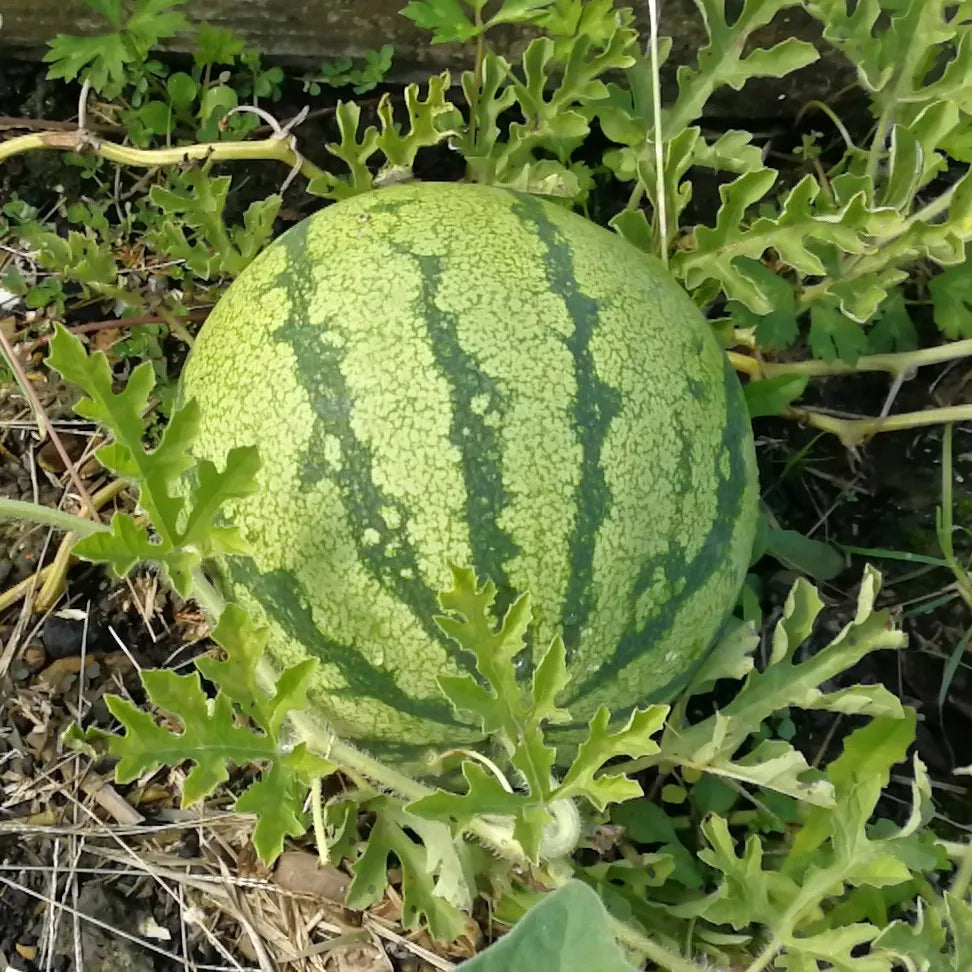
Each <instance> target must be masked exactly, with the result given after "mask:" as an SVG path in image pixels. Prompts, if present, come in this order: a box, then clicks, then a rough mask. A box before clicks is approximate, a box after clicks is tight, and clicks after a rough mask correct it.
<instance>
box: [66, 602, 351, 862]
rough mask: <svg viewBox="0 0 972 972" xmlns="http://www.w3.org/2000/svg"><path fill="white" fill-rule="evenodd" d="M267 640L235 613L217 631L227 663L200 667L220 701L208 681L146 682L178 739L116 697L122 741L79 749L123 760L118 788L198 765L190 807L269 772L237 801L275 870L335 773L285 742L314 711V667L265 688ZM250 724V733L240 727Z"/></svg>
mask: <svg viewBox="0 0 972 972" xmlns="http://www.w3.org/2000/svg"><path fill="white" fill-rule="evenodd" d="M266 637H267V636H266V632H265V631H263V630H262V629H257V628H255V627H254V626H253V624H252V622H250V621H249V619H248V618H247V616H246V615H245V613H244V612H243V611H242V609H240V608H238V607H237V606H236V605H233V604H230V605H228V606H227V608H226V609H225V610H224V612H223V614H222V616H221V617H220V621H219V624H217V626H216V628H215V629H214V630H213V638H214V640H215V641H216V642H217V643H218V644H220V645H221V646H222V647H223V649H224V651H225V653H226V657H225V660H223V661H216V660H215V659H212V658H200V659H197V661H196V667H197V668H198V669H199V671H200V672H201V673H202V674H203V675H204V676H205V677H206V678H208V679H211V680H213V681H214V682H216V684H217V685H218V686H219V689H218V691H217V693H216V695H215V697H214V698H210V697H209V696H208V695H207V694H206V692H205V691H204V690H203V687H202V684H201V682H200V679H199V674H197V673H193V674H192V675H176V674H175V673H174V672H171V671H164V670H148V671H143V672H142V684H143V685H144V686H145V691H146V693H147V694H148V697H149V700H150V701H151V702H152V703H153V704H154V705H155V706H157V707H158V708H159V709H161V710H163V711H164V712H165V713H167V714H168V715H169V716H170V717H172V718H174V719H175V720H177V721H178V723H180V724H181V729H180V730H173V729H170V728H168V727H167V726H166V725H160V724H158V723H157V722H156V721H155V719H154V718H153V717H152V715H151V714H150V713H148V712H145V711H143V710H142V709H140V708H138V707H137V706H135V705H133V704H132V703H131V702H129V701H128V700H127V699H123V698H121V697H119V696H116V695H107V696H105V701H106V704H107V706H108V710H109V711H110V712H111V714H112V715H113V716H114V717H115V718H116V719H117V720H118V721H119V722H120V723H121V725H122V728H123V732H122V734H121V735H115V734H112V733H106V732H103V731H102V730H99V729H88V730H87V731H86V732H83V733H82V732H81V731H80V730H74V731H73V732H72V733H71V735H70V739H71V741H72V742H73V743H74V744H75V745H79V744H80V745H92V744H100V745H104V746H105V747H106V749H107V752H108V753H109V754H110V755H111V756H114V757H117V759H118V764H117V766H116V769H115V779H116V780H117V781H118V782H119V783H128V782H131V781H132V780H135V779H137V778H138V777H140V776H142V775H143V774H146V773H152V772H154V771H155V770H156V769H157V768H158V767H159V766H179V765H181V764H182V763H184V762H187V761H188V762H190V763H192V769H191V771H190V772H189V775H188V776H187V778H186V781H185V783H184V784H183V789H182V805H183V806H184V807H185V806H191V805H192V804H193V803H196V802H198V801H199V800H201V799H203V798H205V797H207V796H209V795H210V794H211V793H212V792H213V791H214V790H215V789H216V787H218V786H219V785H220V784H222V783H225V782H226V781H227V780H228V779H229V767H230V766H247V765H250V764H258V765H262V766H266V767H267V769H266V771H265V772H264V774H263V776H262V778H261V779H259V780H257V781H256V782H254V783H251V784H250V785H249V786H248V787H247V788H246V790H244V792H243V793H242V795H241V796H240V797H239V799H238V800H237V801H236V809H237V810H238V811H239V812H240V813H252V814H254V815H255V816H256V826H255V828H254V832H253V844H254V847H255V848H256V850H257V853H258V854H259V855H260V857H261V859H262V860H264V861H265V862H267V863H270V862H272V861H274V860H275V859H276V858H277V857H278V856H279V854H280V853H281V851H282V850H283V844H284V840H285V839H286V838H287V837H288V836H290V837H299V836H301V835H302V834H303V833H304V832H305V831H306V829H307V823H306V820H305V818H304V814H303V810H302V808H303V804H304V801H305V799H306V797H307V791H308V789H309V787H310V784H311V782H312V781H313V780H314V779H317V778H319V777H321V776H326V775H329V774H330V773H332V772H333V771H334V769H335V767H334V765H333V764H331V763H330V762H328V761H327V760H325V759H322V758H321V757H319V756H316V755H314V754H313V753H311V752H310V751H309V750H308V749H307V747H306V745H305V744H304V743H300V744H298V745H297V746H296V747H294V748H290V747H289V746H288V745H287V744H286V740H285V739H284V738H283V736H282V727H283V719H284V717H285V716H286V714H287V713H288V712H290V711H294V710H300V709H303V708H305V707H306V705H307V695H306V693H307V683H308V680H309V679H310V677H311V674H312V671H313V667H314V664H315V663H314V662H313V661H309V662H303V663H301V664H299V665H295V666H293V667H292V668H288V669H287V670H285V671H284V672H283V673H282V674H281V675H280V677H279V678H278V679H277V680H276V684H275V686H274V687H273V689H272V690H271V691H266V690H264V688H262V687H261V685H260V682H259V678H258V675H257V663H258V662H259V660H260V658H261V657H262V655H263V650H264V647H265V645H266ZM241 715H242V716H245V717H246V718H247V719H248V720H249V723H250V724H246V723H245V722H242V721H241V720H240V716H241Z"/></svg>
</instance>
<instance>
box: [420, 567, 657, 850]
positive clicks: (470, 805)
mask: <svg viewBox="0 0 972 972" xmlns="http://www.w3.org/2000/svg"><path fill="white" fill-rule="evenodd" d="M452 578H453V587H452V589H451V590H448V591H443V592H442V593H441V594H440V595H439V604H440V605H441V607H442V608H443V609H444V610H446V611H448V612H450V613H449V614H447V615H441V616H438V617H436V618H435V621H436V623H437V624H438V625H439V627H440V628H441V629H442V630H443V631H444V632H445V633H446V634H447V635H449V636H450V637H451V638H453V639H454V640H455V641H456V642H457V643H458V644H459V645H460V646H461V647H462V648H463V649H465V650H466V651H467V652H469V653H470V654H471V655H473V657H474V658H475V660H476V669H477V671H478V672H479V674H480V675H481V676H482V682H483V683H485V684H481V683H480V682H479V681H477V680H476V679H474V678H473V677H472V676H469V675H464V676H442V677H440V678H439V685H440V686H441V688H442V690H443V692H444V693H445V695H446V696H447V698H448V699H449V700H450V702H452V704H453V706H454V707H455V708H456V709H457V710H458V711H459V712H469V713H472V714H473V715H475V716H477V717H478V718H479V721H480V723H481V725H482V727H483V731H484V732H485V733H488V734H489V735H491V736H493V738H494V739H495V740H496V741H497V742H498V743H499V744H500V746H501V747H502V749H503V750H504V751H505V752H506V754H507V756H508V757H509V761H510V763H511V765H512V766H513V768H514V769H515V770H516V771H517V774H518V777H519V779H520V780H521V781H522V784H523V786H522V789H519V790H514V789H513V788H512V787H511V786H510V784H509V783H508V782H507V780H506V779H505V778H503V777H502V775H501V773H500V771H499V770H498V769H497V768H496V767H495V766H493V765H492V764H491V763H489V767H490V769H491V770H492V771H493V772H492V773H489V772H487V771H486V770H485V769H484V768H483V766H482V765H480V764H479V763H475V762H473V761H471V760H466V761H464V762H463V764H462V774H463V777H464V779H465V784H466V789H465V791H464V792H463V793H454V792H449V791H446V790H443V789H439V790H437V791H436V792H435V793H434V794H431V795H429V796H426V797H423V798H421V799H419V800H416V801H413V802H412V803H410V804H409V805H408V807H407V809H408V810H409V812H411V813H413V814H415V815H417V816H420V817H423V818H425V819H430V820H440V821H443V822H445V823H447V824H448V825H449V826H450V827H451V828H452V830H453V833H455V834H456V835H458V834H461V833H462V832H463V831H464V830H465V829H467V828H468V826H469V825H470V823H471V822H472V821H473V820H474V819H476V818H477V817H490V816H500V817H506V818H509V819H510V820H511V821H512V828H513V838H514V840H516V841H517V842H518V843H519V845H520V847H521V848H522V849H523V852H524V853H525V855H526V856H527V857H528V858H529V859H530V860H534V861H536V860H539V858H540V857H541V854H542V852H543V851H544V846H543V845H544V839H545V838H546V837H548V836H551V824H552V823H556V822H557V821H556V819H555V815H554V816H552V814H551V811H552V810H554V809H555V808H557V807H565V806H567V805H569V804H570V801H572V800H574V799H576V798H578V797H583V798H585V799H586V800H587V801H588V802H590V803H591V804H592V805H594V806H595V807H597V808H598V809H599V810H603V809H604V808H605V807H606V806H607V805H608V804H609V803H615V802H619V801H621V800H628V799H631V798H632V797H636V796H639V795H640V794H641V787H640V786H639V785H638V784H637V783H635V782H634V781H633V780H630V779H628V778H627V777H625V776H624V775H620V774H619V775H611V774H604V775H600V774H601V771H602V769H603V767H604V765H605V764H606V763H607V762H608V761H610V760H612V759H614V758H615V757H617V756H628V757H629V758H632V759H633V758H637V757H639V756H647V755H649V754H654V753H657V752H658V745H657V744H656V743H655V741H654V740H653V739H652V736H653V735H654V734H655V733H656V732H658V731H659V729H661V727H662V724H663V723H664V720H665V716H666V715H667V713H668V707H667V706H652V707H651V708H649V709H646V710H635V711H634V712H632V714H631V716H630V717H629V719H628V722H627V724H626V725H625V726H623V727H622V728H620V729H618V730H616V731H614V732H612V731H610V729H609V722H610V719H611V713H610V712H609V711H608V709H607V708H606V707H602V708H601V709H599V710H598V712H597V713H596V714H595V716H594V717H593V718H592V719H591V721H590V725H589V727H588V735H587V738H586V739H585V740H584V741H583V742H582V743H581V744H580V746H579V748H578V751H577V754H576V757H575V759H574V761H573V763H572V764H571V766H570V768H569V769H568V771H567V773H566V775H565V777H564V779H563V781H562V782H558V781H557V779H556V778H555V777H554V775H553V769H554V761H555V758H556V752H555V750H554V749H553V747H551V746H548V745H547V744H546V742H545V740H544V735H543V725H544V723H548V722H550V723H563V722H567V721H569V719H570V715H569V713H568V712H567V711H566V710H564V709H562V708H560V707H559V706H558V705H557V696H558V695H559V694H560V693H561V691H562V690H563V689H564V687H565V686H566V685H567V666H566V657H565V651H564V644H563V641H562V639H561V638H559V637H557V638H554V639H553V640H552V642H551V643H550V645H549V646H548V648H547V650H546V652H544V654H543V656H542V657H541V659H540V661H539V663H538V664H537V666H536V668H535V670H534V673H533V677H532V681H531V683H530V684H529V685H526V684H524V683H521V682H520V681H519V680H518V678H517V674H516V666H515V664H514V662H515V659H516V658H517V656H518V655H519V654H520V653H521V652H522V651H523V649H524V638H525V635H526V632H527V630H528V629H529V627H530V624H531V622H532V613H531V609H530V598H529V595H522V596H521V597H518V598H517V599H516V600H514V601H513V603H512V604H511V605H510V607H509V608H508V609H507V611H506V614H505V615H504V617H503V619H502V621H501V622H500V623H499V625H498V626H497V625H496V623H495V620H494V617H493V612H492V609H493V604H494V601H495V598H496V586H495V585H494V584H493V583H492V581H486V582H485V583H484V584H482V585H481V586H480V585H479V582H478V580H477V578H476V574H475V572H474V571H473V570H472V569H470V568H460V567H455V566H453V567H452ZM567 816H568V817H569V818H572V815H571V814H569V813H568V814H567ZM568 826H573V823H569V824H568ZM554 829H556V828H554ZM574 839H575V840H576V837H575V838H574ZM549 847H556V848H559V843H557V842H556V841H555V840H553V841H551V843H550V845H549ZM563 852H564V851H563V850H560V851H559V853H563Z"/></svg>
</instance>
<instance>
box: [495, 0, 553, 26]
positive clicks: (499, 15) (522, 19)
mask: <svg viewBox="0 0 972 972" xmlns="http://www.w3.org/2000/svg"><path fill="white" fill-rule="evenodd" d="M552 3H554V0H503V5H502V6H501V7H500V9H499V10H497V11H496V13H495V14H493V16H492V17H490V18H489V22H488V24H487V26H490V27H492V26H493V25H494V24H523V23H539V24H542V23H544V22H545V21H544V19H543V16H542V13H543V11H545V10H546V9H547V8H548V7H550V5H551V4H552Z"/></svg>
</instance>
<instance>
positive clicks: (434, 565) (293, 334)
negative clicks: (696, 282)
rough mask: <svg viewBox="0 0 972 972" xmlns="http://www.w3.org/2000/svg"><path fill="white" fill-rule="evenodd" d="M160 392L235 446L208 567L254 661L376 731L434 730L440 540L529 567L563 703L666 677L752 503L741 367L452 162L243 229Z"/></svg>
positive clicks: (609, 266)
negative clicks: (560, 666) (257, 645)
mask: <svg viewBox="0 0 972 972" xmlns="http://www.w3.org/2000/svg"><path fill="white" fill-rule="evenodd" d="M182 393H183V396H186V397H195V398H196V399H197V401H198V402H199V404H200V407H201V413H202V431H201V433H200V438H199V441H198V445H197V453H198V454H199V455H200V456H201V457H205V458H209V459H211V460H213V461H215V462H217V463H221V462H222V461H223V459H224V457H225V454H226V452H227V451H228V450H229V449H230V448H231V447H233V446H237V445H247V444H255V445H256V446H257V447H258V448H259V451H260V454H261V457H262V460H263V468H262V471H261V474H260V480H259V483H260V489H259V492H258V494H257V495H255V496H253V497H252V498H248V499H247V500H245V501H240V502H238V503H236V504H235V505H234V506H233V507H231V508H230V516H231V517H232V519H233V521H234V522H235V523H237V524H238V525H239V526H240V528H241V530H242V532H243V534H244V536H245V537H246V539H248V540H249V542H250V544H251V546H252V556H250V557H230V558H227V559H226V561H225V562H224V563H222V564H221V565H219V576H220V580H221V583H222V584H223V585H224V587H225V588H226V592H227V594H228V596H230V597H232V598H233V599H235V600H237V601H239V602H240V603H241V604H242V605H243V606H244V607H246V608H247V609H249V610H251V611H253V612H254V613H255V615H256V617H257V619H258V620H259V621H260V622H261V623H264V624H266V625H267V626H268V627H269V630H270V633H271V655H272V658H273V660H274V661H275V662H277V663H279V664H281V665H283V664H291V663H293V662H295V661H297V660H300V659H303V658H305V657H307V656H308V655H312V656H314V657H316V658H317V659H319V661H320V664H319V666H318V675H317V677H316V681H315V682H314V686H313V691H312V699H313V701H314V703H315V705H316V707H317V709H318V710H319V712H320V713H322V714H323V715H324V716H325V717H326V718H327V719H328V720H329V722H330V724H331V725H332V726H333V727H334V728H335V729H336V730H337V731H338V733H340V734H341V735H343V736H344V737H346V738H348V739H352V740H357V741H358V742H359V744H361V745H362V746H364V747H365V748H370V749H371V750H372V751H374V752H381V753H384V754H386V755H388V754H391V753H393V751H394V750H395V749H396V747H401V748H402V753H405V752H406V751H408V752H414V751H415V749H414V747H422V746H428V745H435V744H449V745H455V744H457V743H460V742H466V741H470V740H473V739H475V738H476V737H477V734H476V732H475V731H474V730H472V729H471V728H470V727H469V726H468V725H465V724H463V723H462V722H461V721H458V720H457V718H456V716H455V714H454V713H453V711H452V710H451V708H450V706H449V704H448V702H447V701H446V699H445V698H444V697H443V696H442V694H441V692H440V691H439V689H438V687H437V684H436V677H437V676H439V675H442V674H446V673H457V672H459V671H462V670H467V669H468V668H469V667H470V662H471V659H470V658H468V657H465V656H464V655H463V654H462V653H461V652H460V651H459V650H458V648H457V646H456V645H454V644H453V643H452V642H450V641H449V640H448V639H447V638H446V637H445V636H444V635H443V634H442V633H441V632H440V631H439V629H438V628H437V627H436V625H435V624H434V622H433V616H434V615H435V614H436V613H437V603H436V592H437V591H439V590H442V589H443V588H445V587H448V586H450V573H449V564H450V562H452V563H456V564H458V565H462V566H473V567H475V569H476V571H477V573H478V574H479V576H480V577H481V578H483V577H489V578H491V579H492V580H493V581H494V582H495V583H496V584H497V586H498V588H499V592H500V594H499V598H498V604H499V605H500V606H502V604H504V603H508V602H509V598H510V592H518V591H530V592H531V593H532V595H533V597H534V607H535V611H536V623H535V626H534V631H533V632H532V636H531V641H532V646H533V648H534V650H539V648H540V647H542V646H544V645H546V644H547V643H548V642H549V640H550V638H551V637H552V636H553V635H554V634H556V633H562V634H563V637H564V639H565V642H566V646H567V651H568V660H569V667H570V672H571V675H572V681H571V684H570V686H569V687H568V690H567V694H566V698H565V699H564V700H563V702H564V703H565V704H566V705H567V706H568V707H569V708H570V710H571V712H572V714H573V715H574V716H576V718H577V720H578V721H581V720H586V719H587V718H588V717H590V715H591V714H592V713H593V712H594V711H595V709H596V708H597V706H598V705H599V704H600V703H607V704H608V705H609V706H610V707H611V708H612V710H614V711H616V712H619V713H621V712H623V711H624V710H625V709H626V708H630V707H631V706H632V705H634V704H643V703H645V702H648V701H653V700H659V699H662V698H664V697H666V696H670V694H671V693H672V692H673V691H674V690H675V689H676V688H677V687H678V685H679V683H680V681H682V680H684V678H685V677H686V675H687V673H688V672H689V670H690V669H691V666H692V662H693V661H694V660H695V659H697V658H698V657H699V655H700V653H701V652H703V650H704V649H705V648H706V646H707V645H709V644H710V643H711V641H712V639H713V637H714V636H715V635H716V634H717V632H718V630H719V628H720V626H721V625H722V624H723V623H724V621H725V619H726V616H727V613H728V612H729V610H730V609H731V607H732V605H733V603H734V601H735V598H736V596H737V593H738V591H739V587H740V585H741V582H742V578H743V575H744V572H745V569H746V566H747V563H748V558H749V554H750V550H751V547H752V541H753V536H754V532H755V523H756V471H755V461H754V452H753V440H752V434H751V431H750V427H749V423H748V418H747V414H746V409H745V406H744V403H743V399H742V395H741V392H740V387H739V384H738V382H737V380H736V378H735V375H734V373H733V372H732V371H731V369H730V368H729V367H728V365H727V362H726V358H725V355H724V354H723V353H722V351H721V350H720V348H719V347H718V345H717V343H716V341H715V339H714V338H713V336H712V334H711V332H710V330H709V328H708V327H707V325H706V323H705V321H704V319H703V318H702V316H701V314H700V313H699V311H698V310H697V309H696V308H695V306H694V305H693V304H692V302H691V301H690V300H689V298H688V297H687V296H686V295H685V293H684V292H683V291H682V290H681V289H680V288H679V286H678V285H677V284H676V283H675V282H674V281H673V280H672V279H671V278H670V277H669V276H668V274H667V272H666V271H665V270H664V269H663V268H662V267H661V265H660V264H658V263H656V262H655V261H653V260H652V259H651V258H649V257H646V256H645V255H644V254H642V253H640V252H638V251H637V250H636V249H634V248H633V247H631V246H630V245H629V244H628V243H626V242H625V241H624V240H622V239H620V238H619V237H617V236H615V235H613V234H612V233H610V232H608V231H607V230H605V229H602V228H600V227H598V226H596V225H594V224H593V223H590V222H588V221H587V220H585V219H583V218H581V217H580V216H577V215H575V214H572V213H570V212H568V211H566V210H564V209H561V208H559V207H557V206H555V205H553V204H551V203H548V202H545V201H542V200H539V199H537V198H535V197H530V196H526V195H521V194H517V193H513V192H509V191H506V190H502V189H496V188H489V187H483V186H473V185H465V184H429V183H426V184H412V185H405V186H396V187H389V188H386V189H381V190H378V191H376V192H372V193H368V194H366V195H361V196H356V197H354V198H352V199H348V200H346V201H343V202H341V203H338V204H336V205H333V206H331V207H329V208H327V209H325V210H323V211H322V212H319V213H317V214H316V215H314V216H311V217H310V218H308V219H306V220H304V221H303V222H301V223H300V224H298V225H297V226H295V227H293V228H292V229H291V230H289V231H288V232H287V233H285V234H284V235H283V236H281V237H280V239H279V240H277V241H276V242H275V243H274V244H273V245H272V246H270V247H269V248H268V249H267V250H266V251H264V252H263V253H262V254H261V255H260V256H259V257H258V258H257V259H256V260H255V261H254V262H253V263H252V264H251V265H250V266H249V267H248V268H247V269H246V270H245V271H244V272H243V274H242V275H241V276H240V277H239V278H238V279H237V280H236V281H235V282H234V283H233V285H232V286H231V287H230V288H229V290H228V291H227V293H226V295H225V296H224V297H223V298H222V300H221V301H220V302H219V304H218V306H217V307H216V308H215V309H214V311H213V313H212V314H211V316H210V318H209V320H208V322H207V324H206V326H205V328H204V329H203V331H202V334H201V335H200V337H199V339H198V341H197V342H196V345H195V347H194V348H193V350H192V354H191V355H190V358H189V361H188V363H187V366H186V369H185V372H184V376H183V386H182Z"/></svg>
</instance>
